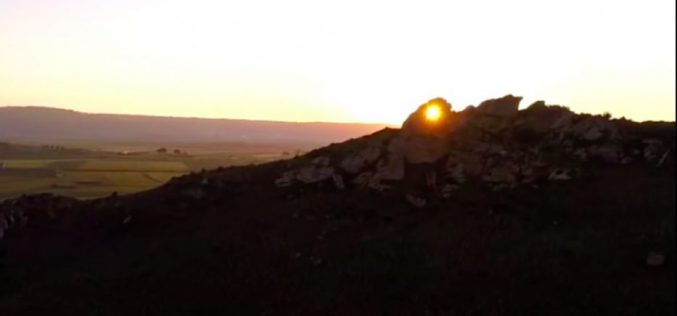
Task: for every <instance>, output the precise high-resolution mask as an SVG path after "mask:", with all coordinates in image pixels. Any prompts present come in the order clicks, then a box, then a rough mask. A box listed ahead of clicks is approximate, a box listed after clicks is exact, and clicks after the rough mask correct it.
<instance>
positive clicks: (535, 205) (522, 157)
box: [0, 96, 675, 315]
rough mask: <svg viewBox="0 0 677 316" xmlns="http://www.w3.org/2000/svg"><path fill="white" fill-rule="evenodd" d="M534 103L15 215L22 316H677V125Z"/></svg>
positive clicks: (412, 124) (13, 307)
mask: <svg viewBox="0 0 677 316" xmlns="http://www.w3.org/2000/svg"><path fill="white" fill-rule="evenodd" d="M520 100H521V98H519V97H514V96H505V97H503V98H498V99H493V100H487V101H485V102H483V103H482V104H480V105H478V106H477V107H470V108H467V109H465V110H463V111H460V112H456V111H453V110H452V107H451V105H450V104H449V103H448V102H447V101H445V100H443V99H432V100H430V101H429V102H426V103H425V104H423V105H421V106H420V107H419V108H418V109H417V110H416V111H414V112H413V113H412V114H411V115H410V116H409V117H408V118H407V120H406V121H405V122H404V124H403V126H402V128H401V129H384V130H381V131H379V132H376V133H374V134H371V135H367V136H364V137H361V138H357V139H352V140H349V141H347V142H344V143H340V144H332V145H330V146H327V147H324V148H320V149H317V150H315V151H312V152H310V153H308V154H307V155H304V156H301V157H297V158H294V159H290V160H285V161H278V162H273V163H269V164H265V165H260V166H248V167H233V168H220V169H217V170H210V171H205V172H200V173H193V174H190V175H186V176H183V177H180V178H175V179H173V180H172V181H170V182H169V183H168V184H166V185H165V186H163V187H161V188H158V189H156V190H152V191H148V192H143V193H140V194H135V195H129V196H116V195H114V196H111V197H108V198H104V199H98V200H91V201H78V200H73V199H68V198H63V197H58V196H52V195H36V196H24V197H21V198H19V199H15V200H10V201H5V202H3V203H2V204H0V251H1V254H0V256H1V258H0V265H2V267H0V311H3V314H5V313H6V314H8V315H10V314H11V315H38V314H44V313H47V312H48V313H50V314H53V315H80V314H82V315H92V314H94V315H119V314H126V315H136V314H138V315H156V314H157V315H185V314H190V315H212V314H225V313H232V314H247V315H249V314H254V315H271V314H272V315H287V314H305V315H328V314H329V315H346V314H350V315H374V314H385V315H454V314H461V315H466V314H473V315H497V314H500V315H515V314H521V315H523V314H549V315H553V314H554V315H571V314H595V315H597V314H672V313H674V312H675V298H674V297H675V284H674V277H675V269H674V260H675V251H674V247H675V243H674V240H675V224H674V223H675V217H674V215H675V193H674V189H675V177H674V176H675V124H674V123H665V122H645V123H636V122H632V121H627V120H618V119H613V120H612V119H610V118H609V117H605V116H592V115H585V114H576V113H572V112H571V111H569V110H568V109H567V108H565V107H561V106H550V105H546V104H545V103H544V102H536V103H534V104H532V105H530V106H529V107H528V108H526V109H524V110H521V111H519V110H518V105H519V102H520Z"/></svg>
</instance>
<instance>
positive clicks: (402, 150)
mask: <svg viewBox="0 0 677 316" xmlns="http://www.w3.org/2000/svg"><path fill="white" fill-rule="evenodd" d="M388 152H390V153H392V154H395V155H400V156H403V157H404V160H405V161H406V162H407V163H410V164H422V163H434V162H436V161H438V160H439V159H440V158H442V157H444V156H446V155H448V154H449V144H448V142H447V141H446V140H445V139H441V138H433V137H425V136H416V135H401V136H399V137H396V138H394V139H393V140H391V141H390V143H389V144H388Z"/></svg>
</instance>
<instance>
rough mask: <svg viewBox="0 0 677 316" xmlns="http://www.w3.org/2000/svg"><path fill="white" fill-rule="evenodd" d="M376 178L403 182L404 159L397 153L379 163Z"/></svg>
mask: <svg viewBox="0 0 677 316" xmlns="http://www.w3.org/2000/svg"><path fill="white" fill-rule="evenodd" d="M376 176H377V177H379V178H380V179H383V180H390V181H394V180H402V178H404V157H403V156H402V155H400V154H397V153H391V154H388V156H386V157H385V158H383V159H381V160H380V161H379V162H378V165H377V167H376Z"/></svg>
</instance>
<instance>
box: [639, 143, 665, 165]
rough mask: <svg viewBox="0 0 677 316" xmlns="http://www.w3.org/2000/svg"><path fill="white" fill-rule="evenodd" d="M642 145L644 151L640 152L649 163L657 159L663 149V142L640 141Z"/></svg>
mask: <svg viewBox="0 0 677 316" xmlns="http://www.w3.org/2000/svg"><path fill="white" fill-rule="evenodd" d="M642 143H643V144H644V150H643V151H642V156H644V159H645V160H646V161H649V162H653V161H654V160H656V159H658V155H660V152H661V148H662V147H663V142H662V141H660V140H658V139H644V140H642Z"/></svg>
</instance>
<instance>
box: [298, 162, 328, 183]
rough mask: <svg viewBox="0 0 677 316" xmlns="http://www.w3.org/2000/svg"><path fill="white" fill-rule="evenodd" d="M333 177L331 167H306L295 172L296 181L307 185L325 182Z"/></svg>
mask: <svg viewBox="0 0 677 316" xmlns="http://www.w3.org/2000/svg"><path fill="white" fill-rule="evenodd" d="M333 175H334V168H332V167H315V166H308V167H305V168H301V169H299V170H297V171H296V180H298V181H300V182H303V183H306V184H309V183H316V182H320V181H323V180H327V179H329V178H331V177H332V176H333Z"/></svg>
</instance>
